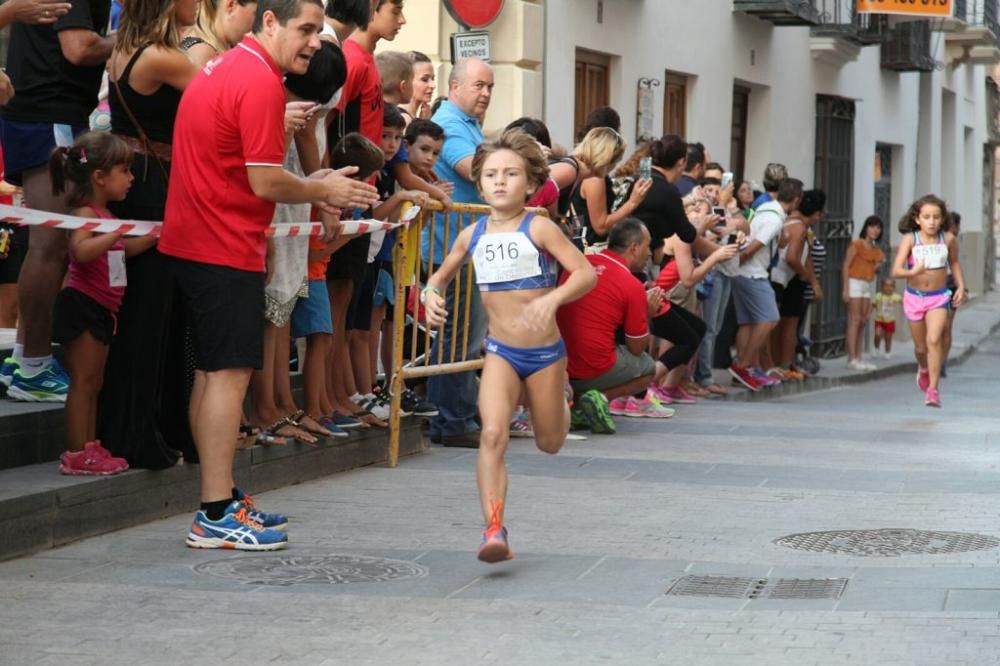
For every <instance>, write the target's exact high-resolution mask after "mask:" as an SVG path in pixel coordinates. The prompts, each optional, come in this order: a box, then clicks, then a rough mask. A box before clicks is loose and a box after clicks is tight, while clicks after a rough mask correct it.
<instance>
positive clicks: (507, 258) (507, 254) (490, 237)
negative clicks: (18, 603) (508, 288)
mask: <svg viewBox="0 0 1000 666" xmlns="http://www.w3.org/2000/svg"><path fill="white" fill-rule="evenodd" d="M472 263H473V265H474V266H475V267H476V282H478V283H479V284H492V283H496V282H511V281H513V280H523V279H525V278H530V277H537V276H538V275H541V273H542V271H541V269H540V268H539V266H538V249H537V248H536V247H535V245H534V243H532V242H531V240H529V239H528V237H527V236H525V235H524V234H523V233H521V232H518V231H515V232H509V233H502V234H484V235H483V236H481V237H480V239H479V243H478V244H477V245H476V251H475V252H474V253H473V255H472Z"/></svg>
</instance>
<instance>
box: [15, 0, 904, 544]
mask: <svg viewBox="0 0 1000 666" xmlns="http://www.w3.org/2000/svg"><path fill="white" fill-rule="evenodd" d="M7 23H10V24H11V36H10V45H9V51H8V57H7V71H6V74H3V73H0V103H2V104H3V107H2V112H0V147H2V158H3V164H2V166H0V169H2V170H3V174H4V181H5V184H4V189H2V190H0V195H6V196H9V195H10V194H12V193H15V194H17V196H19V197H22V198H23V203H24V205H25V206H27V207H28V208H32V209H36V210H41V211H48V212H52V213H69V214H73V215H77V216H80V217H86V218H90V219H94V218H109V219H110V218H120V219H133V220H151V221H158V222H162V223H163V226H162V233H161V234H160V236H159V238H158V239H154V238H152V237H143V238H127V237H123V236H122V235H121V234H118V233H110V234H103V233H95V232H93V231H89V230H86V229H79V230H74V231H72V232H69V233H67V232H65V231H60V230H56V229H51V228H45V227H39V226H32V227H30V228H25V227H13V226H10V225H5V226H3V227H0V326H3V327H13V326H14V325H15V322H16V327H17V338H16V344H15V347H14V350H13V354H12V355H11V356H10V357H9V358H7V359H5V360H4V362H3V367H2V369H0V382H2V383H3V384H4V385H5V386H6V387H7V395H8V397H9V398H12V399H18V400H28V401H58V402H63V401H64V402H65V403H66V419H67V429H66V432H67V437H68V441H67V450H66V453H64V454H63V456H62V458H61V461H60V470H61V471H62V472H64V473H67V474H114V473H118V472H121V471H123V470H125V469H127V468H129V467H130V466H131V467H141V468H149V469H159V468H165V467H168V466H171V465H173V464H175V463H176V462H177V461H178V460H179V459H180V458H181V457H183V458H184V459H185V460H186V461H188V462H200V463H201V467H202V471H201V479H202V486H201V501H202V510H201V511H200V512H199V514H198V515H197V516H196V519H195V523H194V525H193V526H192V531H191V533H190V534H189V537H188V544H189V545H192V546H196V547H218V546H220V545H221V544H223V543H224V542H229V543H232V539H233V537H232V536H231V535H230V536H226V534H224V533H223V532H220V531H219V530H220V529H222V528H220V527H219V525H221V524H223V523H224V522H225V521H227V520H229V521H230V523H227V524H229V528H227V529H229V530H230V532H232V531H233V530H237V531H239V530H240V529H243V530H244V531H246V530H247V529H251V530H253V537H252V539H251V541H253V544H251V545H254V546H255V547H256V548H257V549H267V548H272V547H280V546H281V545H283V543H284V539H285V537H284V535H283V534H282V533H281V532H280V529H281V528H283V527H284V526H285V524H286V523H287V520H286V519H285V517H284V516H282V515H280V514H274V513H265V512H264V511H261V510H260V509H259V508H258V507H256V505H255V503H254V502H253V499H252V497H250V496H249V495H247V494H246V493H245V492H244V490H243V489H241V488H239V487H237V486H236V485H235V483H234V482H233V478H232V469H231V467H232V459H233V455H234V448H235V447H237V446H249V445H251V444H253V443H259V444H267V445H280V444H286V443H288V442H291V441H293V440H294V441H301V442H305V443H309V444H315V443H317V442H319V441H320V440H321V439H324V438H331V437H346V436H347V435H348V432H349V431H350V430H352V429H367V428H387V427H388V417H389V393H388V388H387V387H388V384H387V382H386V380H385V379H384V378H386V377H391V376H392V373H393V370H394V368H393V367H392V353H391V351H392V343H393V326H392V321H393V314H394V310H395V308H397V307H407V304H406V303H397V302H396V289H395V287H394V285H393V279H394V265H395V264H394V248H395V246H396V232H388V233H386V232H373V233H362V234H351V233H347V232H346V231H344V226H343V222H344V221H346V220H357V219H379V220H389V221H396V220H399V219H400V217H401V214H402V212H403V209H404V206H405V204H406V203H407V202H412V203H414V204H416V205H418V206H422V207H427V208H433V209H434V210H438V211H443V212H437V213H435V214H433V215H427V216H426V217H427V220H428V221H427V223H426V224H425V227H424V229H423V236H422V242H421V255H420V261H421V263H422V272H423V273H424V274H426V275H431V274H433V273H435V272H436V271H437V270H438V269H440V267H441V265H442V263H443V262H444V259H445V257H446V256H447V255H448V252H449V251H450V250H451V244H452V243H454V242H455V239H456V238H457V237H458V236H459V231H460V230H459V228H458V220H459V216H457V215H454V214H449V213H448V211H449V210H450V209H452V208H453V207H454V206H455V205H456V204H482V203H483V198H482V189H481V186H480V183H479V182H477V181H476V180H475V179H474V178H473V171H474V161H475V158H476V156H477V151H478V150H479V148H480V146H481V145H482V144H483V143H484V141H485V140H486V139H487V137H485V136H484V132H483V125H482V124H483V120H484V118H485V115H486V113H487V110H488V108H489V106H490V101H491V97H492V95H493V93H494V73H493V70H492V68H491V66H490V65H489V64H488V63H486V62H483V61H481V60H476V59H462V60H459V61H458V62H456V63H455V65H454V66H453V67H452V68H451V70H450V74H449V76H448V80H447V81H445V82H438V81H436V80H435V68H434V66H433V64H432V63H431V60H430V59H429V58H428V57H427V56H426V55H424V54H421V53H418V52H409V53H403V52H399V51H391V50H388V51H387V50H382V49H378V50H379V53H378V54H377V55H376V50H377V47H378V46H379V44H380V42H392V41H393V40H394V39H395V38H396V36H397V35H398V33H399V32H400V30H402V29H405V25H406V18H405V16H404V7H403V0H328V1H327V2H326V4H325V5H324V4H323V3H322V2H321V0H257V2H254V0H227V1H225V2H223V1H222V0H201V2H197V0H126V1H125V2H123V3H122V4H121V5H118V4H117V3H115V4H114V11H113V5H112V2H111V1H110V0H80V1H78V2H74V3H72V4H69V3H64V2H58V1H56V0H8V1H7V2H6V3H4V4H3V5H0V26H2V25H3V24H7ZM8 77H9V78H8ZM438 88H441V90H440V92H441V93H442V94H441V95H440V96H437V95H436V93H437V92H439V90H438ZM108 118H109V119H110V120H109V122H106V120H107V119H108ZM105 122H106V124H107V125H108V126H107V127H101V125H102V123H105ZM507 129H516V130H519V131H520V132H523V133H525V134H527V135H528V136H530V137H531V138H532V139H533V142H537V145H538V146H539V147H540V148H541V150H542V151H543V153H544V155H545V157H546V159H547V161H548V174H547V180H546V181H545V183H544V185H543V186H541V187H538V188H537V189H536V190H534V191H532V192H531V193H530V197H531V198H530V200H529V202H528V205H529V206H531V207H534V208H535V209H540V210H544V211H545V212H546V213H547V215H548V216H549V217H550V218H551V219H552V220H554V221H556V222H558V224H559V226H560V228H561V229H562V230H563V232H564V233H566V234H567V235H568V236H569V237H570V239H571V240H572V242H573V244H574V245H576V247H577V249H578V250H580V251H581V252H583V254H584V255H585V257H586V261H587V262H589V264H590V265H591V266H592V267H593V269H594V272H595V273H596V275H597V281H596V286H594V287H593V288H592V289H591V290H590V291H588V292H587V293H586V294H584V295H583V296H582V297H581V298H579V299H578V300H575V301H573V302H570V303H567V304H565V305H563V306H562V307H561V308H559V310H558V313H557V315H556V316H557V320H558V325H559V330H560V331H561V335H562V338H563V340H564V342H565V349H566V355H567V358H568V363H567V373H566V374H567V376H566V378H565V380H566V381H565V383H566V385H567V395H569V396H570V398H571V404H572V410H571V412H570V419H571V424H572V425H571V427H572V428H575V429H586V430H589V431H591V432H593V433H607V434H610V433H614V432H615V431H616V417H645V418H660V419H662V418H669V417H671V416H673V415H674V414H675V411H674V410H675V409H676V408H677V406H678V405H685V404H690V403H693V402H695V401H697V400H699V399H704V398H710V397H714V396H722V395H725V394H727V393H728V392H729V391H730V390H731V387H730V386H727V384H729V383H730V381H731V382H732V383H736V384H739V385H742V386H744V387H746V388H747V389H749V390H751V391H760V390H762V389H765V388H767V387H769V386H773V385H775V384H778V383H781V382H794V381H801V380H802V379H804V378H805V376H806V375H807V374H808V373H807V372H806V369H807V368H803V367H801V366H800V364H799V363H798V361H797V359H798V358H799V354H798V353H799V350H800V341H801V340H802V338H803V323H804V322H805V321H806V320H807V312H808V309H809V308H810V307H811V305H812V304H814V303H817V302H819V301H821V300H822V299H823V298H824V297H828V296H827V295H825V294H824V291H823V288H822V286H821V281H820V275H821V274H822V270H823V263H824V259H825V256H826V249H825V248H824V246H823V244H822V243H821V241H820V240H819V238H818V237H817V234H816V233H815V229H816V225H817V224H819V223H820V222H821V221H822V219H823V215H824V211H825V207H826V196H825V194H824V192H823V191H821V190H818V189H808V188H806V187H805V186H804V184H803V182H802V180H801V179H799V178H796V177H794V175H793V174H789V173H788V170H787V169H786V168H785V167H784V166H783V165H781V164H778V163H772V164H768V165H767V167H766V169H765V171H764V173H763V178H762V186H761V187H758V186H756V185H755V184H754V183H752V182H750V181H742V182H739V181H736V180H735V179H734V175H733V172H732V171H731V170H729V169H727V168H726V167H725V166H724V165H722V164H720V163H718V162H716V161H713V160H712V158H711V155H710V151H709V147H706V146H704V145H702V144H701V143H697V142H693V141H686V140H685V139H684V138H682V137H679V136H674V135H667V136H663V137H661V138H657V139H650V140H645V141H641V142H639V144H638V145H637V146H636V147H635V148H634V150H633V151H632V152H631V154H626V149H627V145H626V141H625V140H624V139H623V137H622V135H621V121H620V118H619V116H618V114H617V113H616V112H615V111H614V110H613V109H611V108H601V109H596V110H594V111H592V112H591V113H590V114H589V116H588V117H587V121H586V124H585V126H584V127H583V128H582V129H581V131H580V133H579V135H578V136H577V141H576V144H575V145H574V146H572V147H570V148H568V149H567V148H564V147H561V146H557V145H554V144H553V142H552V140H551V138H550V134H549V131H548V128H546V126H545V124H544V123H543V122H542V121H540V120H538V119H535V118H519V119H516V120H513V121H512V122H510V123H509V124H508V125H507ZM8 201H9V200H8ZM432 201H433V202H437V204H436V205H430V202H432ZM0 203H3V200H0ZM307 220H313V221H316V222H319V223H321V225H322V227H323V234H322V235H320V236H316V237H312V238H306V237H281V238H272V239H267V238H266V230H267V228H268V226H269V225H271V224H272V223H281V222H303V221H307ZM882 233H883V222H882V221H881V220H880V219H878V218H877V217H871V218H869V219H868V220H867V221H866V222H865V224H864V225H863V228H862V230H861V235H860V238H859V239H858V240H856V241H855V242H854V243H853V244H852V245H851V248H850V250H849V252H848V254H847V257H846V258H845V262H844V266H843V273H844V280H843V292H842V297H843V298H844V300H845V303H847V304H848V308H849V313H850V318H849V322H848V332H847V349H848V354H849V358H848V362H849V367H850V368H852V369H854V370H857V371H865V370H867V369H869V368H870V367H871V366H870V365H869V363H868V362H867V361H866V360H865V359H864V358H862V351H863V349H864V337H863V336H864V331H865V323H866V322H867V321H868V318H869V316H870V313H871V308H872V301H873V299H874V302H875V307H876V313H877V323H878V329H877V330H878V335H879V340H884V341H885V350H886V353H888V352H889V350H890V349H891V340H892V333H893V330H894V310H893V307H894V304H896V303H898V302H899V297H898V296H895V297H894V291H893V290H894V286H893V283H892V282H891V281H889V282H887V283H885V284H884V285H882V286H881V287H880V288H879V289H877V290H876V289H875V287H874V284H875V280H876V273H877V272H878V270H879V268H880V266H881V264H882V263H883V262H884V255H883V251H882V249H881V248H880V245H879V241H880V238H881V236H882ZM472 270H473V267H472V264H471V262H470V263H466V264H465V265H463V266H462V267H461V268H460V269H459V270H458V271H457V275H456V276H455V279H454V283H453V284H454V285H465V284H466V283H467V281H468V280H467V274H468V273H469V272H470V271H472ZM565 277H566V275H565V272H564V273H563V275H562V276H561V279H565ZM15 285H16V286H15ZM459 294H460V290H459V287H458V286H456V287H455V288H453V289H448V290H446V291H445V292H444V294H443V298H444V299H445V309H446V310H447V311H449V312H452V311H453V310H455V309H456V307H460V308H461V309H464V311H465V312H467V314H468V316H465V317H460V318H458V321H456V322H454V323H452V322H449V323H448V324H447V325H446V326H444V327H443V328H441V329H440V330H439V331H438V333H437V335H439V336H441V337H442V338H443V344H442V345H440V346H438V345H434V346H433V347H432V349H433V350H434V351H433V354H435V356H433V357H432V358H431V361H432V362H438V361H444V360H449V361H451V360H456V361H461V360H466V359H471V358H477V357H479V356H480V354H481V351H482V349H483V347H484V344H485V343H486V340H487V316H486V309H485V308H484V306H483V302H482V298H481V295H480V294H479V292H478V290H476V289H473V290H471V291H470V292H469V293H461V295H459ZM456 299H461V300H462V304H461V305H460V306H456ZM411 314H413V315H414V316H416V314H417V311H413V312H411ZM416 323H418V322H414V325H413V326H412V328H413V329H414V330H413V334H414V335H415V334H417V333H416V329H417V326H416ZM296 341H303V344H301V345H297V344H296ZM456 341H457V343H458V346H459V347H460V348H467V350H468V352H467V354H466V355H465V356H463V357H461V358H454V357H452V358H448V359H439V358H437V357H436V354H437V350H438V349H439V348H440V349H446V350H447V349H451V348H452V347H453V345H454V343H455V342H456ZM466 341H467V347H466V346H465V343H466ZM53 342H57V343H59V344H60V345H61V346H62V350H63V354H62V358H63V360H62V361H60V360H58V359H57V358H56V357H55V356H54V355H53V349H52V344H53ZM300 348H301V349H302V352H303V353H302V354H301V356H300V355H299V354H298V349H300ZM293 365H297V367H298V369H299V370H300V371H301V375H302V377H301V381H302V388H303V391H302V394H301V395H302V399H301V401H299V400H298V399H297V396H296V392H295V391H293V389H292V379H291V370H290V368H291V367H292V366H293ZM380 368H381V372H380ZM721 370H725V371H726V372H721ZM723 377H725V378H726V380H727V381H723ZM247 395H249V397H250V399H249V400H245V396H247ZM477 396H478V376H477V373H476V372H474V371H468V372H463V373H459V374H457V375H447V376H435V377H431V378H430V379H429V380H427V381H426V382H424V383H422V384H420V383H414V384H413V385H412V386H410V387H408V388H406V389H405V390H404V391H403V393H402V395H401V396H400V398H401V404H402V410H403V414H404V415H418V416H421V417H425V418H427V419H428V420H429V423H428V428H429V436H430V439H431V440H432V441H433V442H437V443H440V444H442V445H444V446H459V447H471V448H476V447H478V446H479V444H480V437H481V432H480V423H481V419H480V417H479V415H478V414H477ZM510 430H511V434H512V435H521V436H524V435H527V436H530V435H532V434H533V432H532V425H531V416H530V409H529V408H528V407H527V406H522V407H519V408H518V411H517V412H516V413H515V416H514V418H513V420H512V421H511V423H510ZM248 525H249V526H250V527H249V528H248V527H247V526H248ZM240 526H243V527H240ZM241 543H243V544H246V543H249V541H247V540H246V539H244V541H242V542H241ZM241 547H242V546H241Z"/></svg>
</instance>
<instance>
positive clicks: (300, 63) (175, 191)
mask: <svg viewBox="0 0 1000 666" xmlns="http://www.w3.org/2000/svg"><path fill="white" fill-rule="evenodd" d="M322 25H323V5H322V3H321V0H297V1H296V2H291V3H289V2H288V1H287V0H258V3H257V14H256V18H255V20H254V26H253V35H252V36H248V37H246V38H244V39H243V41H242V42H240V43H239V44H238V45H237V46H236V47H235V48H233V49H231V50H230V51H228V52H226V53H224V54H223V55H221V56H220V57H218V58H215V59H213V60H211V61H209V62H208V64H206V65H205V67H204V68H203V70H202V72H201V73H200V74H199V75H198V76H197V77H196V78H195V79H194V81H192V82H191V84H190V85H189V86H188V88H187V90H186V91H185V92H184V97H183V98H182V100H181V104H180V107H179V109H178V112H177V122H176V125H175V129H174V154H173V156H174V160H173V163H174V168H173V169H172V170H171V178H170V187H169V189H168V195H167V207H166V213H165V218H164V223H163V233H162V235H161V237H160V244H159V249H160V252H162V253H163V254H165V255H167V256H168V257H170V267H171V270H172V272H173V275H174V278H175V280H176V283H177V286H178V288H179V290H180V292H181V296H182V299H183V301H184V305H185V308H186V309H187V311H188V317H189V320H190V322H191V326H192V331H193V335H194V344H195V367H196V368H197V369H196V372H195V383H194V389H193V391H192V394H191V412H190V418H191V427H192V432H193V434H194V439H195V444H196V445H197V447H198V455H199V458H200V459H201V510H200V511H198V513H197V514H196V515H195V519H194V523H193V524H192V525H191V530H190V532H189V533H188V538H187V544H188V545H189V546H192V547H196V548H235V549H239V550H274V549H277V548H283V547H284V546H285V545H286V543H287V541H288V537H287V536H286V535H285V534H284V532H281V531H279V530H281V529H282V528H284V527H285V526H286V525H287V522H288V521H287V519H286V518H285V517H284V516H281V515H279V514H268V513H264V512H262V511H259V510H257V509H256V507H255V506H254V505H253V502H252V500H251V499H250V498H249V497H248V496H246V495H245V493H243V491H241V490H240V489H238V488H236V486H235V485H234V483H233V474H232V463H233V455H234V451H235V446H236V433H237V432H238V430H239V425H240V417H241V412H242V403H243V397H244V395H245V393H246V387H247V383H248V382H249V380H250V373H251V371H252V369H254V368H260V367H261V361H262V359H261V356H262V335H263V332H262V331H263V321H264V281H265V280H264V275H265V268H266V253H267V250H266V246H267V244H266V240H265V231H266V230H267V228H268V226H269V225H270V223H271V218H272V216H273V214H274V207H275V202H283V203H310V202H315V203H318V204H321V205H324V206H327V207H344V208H347V207H359V208H367V207H368V206H369V205H371V204H372V203H374V202H375V201H377V199H378V194H377V192H376V191H375V188H373V187H371V186H369V185H367V184H364V183H360V182H357V181H354V180H351V179H350V178H348V177H347V176H349V175H350V174H351V173H354V172H355V171H356V169H354V168H348V169H343V170H341V171H340V172H334V171H329V170H325V171H322V172H317V173H316V174H313V176H312V177H310V178H298V177H297V176H295V175H293V174H291V173H289V172H287V171H285V170H284V169H283V168H282V163H283V162H284V156H285V131H284V113H285V91H284V87H283V85H282V77H283V76H284V74H286V73H294V74H303V73H305V72H306V70H307V69H308V67H309V60H310V58H312V55H313V54H314V53H315V52H316V51H317V50H318V49H319V48H320V41H319V32H320V29H321V28H322Z"/></svg>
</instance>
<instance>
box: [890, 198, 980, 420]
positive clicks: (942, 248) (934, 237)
mask: <svg viewBox="0 0 1000 666" xmlns="http://www.w3.org/2000/svg"><path fill="white" fill-rule="evenodd" d="M947 219H948V208H947V206H946V205H945V202H944V201H942V200H941V199H939V198H937V197H936V196H934V195H931V194H929V195H927V196H925V197H922V198H920V199H918V200H917V201H915V202H914V203H913V205H912V206H910V209H909V210H908V211H907V212H906V215H904V216H903V219H902V220H900V223H899V230H900V232H902V233H903V234H905V235H904V236H903V239H902V240H901V241H900V244H899V250H898V251H897V252H896V260H895V262H894V263H893V265H892V275H893V277H895V278H906V293H905V294H903V312H904V313H905V314H906V318H907V319H908V320H909V322H910V331H911V332H912V334H913V351H914V352H915V353H916V356H917V366H918V370H917V387H918V388H919V389H920V391H921V392H922V393H923V394H924V404H925V405H927V406H928V407H940V406H941V396H940V395H939V393H938V382H939V380H940V378H941V365H942V362H943V360H944V333H945V329H946V328H947V326H948V306H949V304H953V305H955V306H956V307H957V306H959V305H961V304H962V303H963V302H964V301H965V279H964V278H963V277H962V267H961V266H959V263H958V244H957V243H956V242H955V236H954V234H952V233H950V232H946V231H943V229H944V226H945V221H946V220H947ZM949 266H950V267H951V273H952V275H953V276H954V278H955V283H956V284H957V291H956V292H955V293H954V294H953V293H952V291H951V290H950V289H948V288H947V286H946V284H947V280H948V272H947V271H946V270H945V268H947V267H949Z"/></svg>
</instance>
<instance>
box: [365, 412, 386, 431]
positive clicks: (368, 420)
mask: <svg viewBox="0 0 1000 666" xmlns="http://www.w3.org/2000/svg"><path fill="white" fill-rule="evenodd" d="M365 412H366V413H364V414H358V418H359V419H361V422H362V423H365V424H368V425H369V426H375V427H376V428H388V427H389V423H388V422H387V421H383V420H382V419H380V418H379V417H377V416H375V415H374V414H372V413H371V412H369V411H367V410H365Z"/></svg>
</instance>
